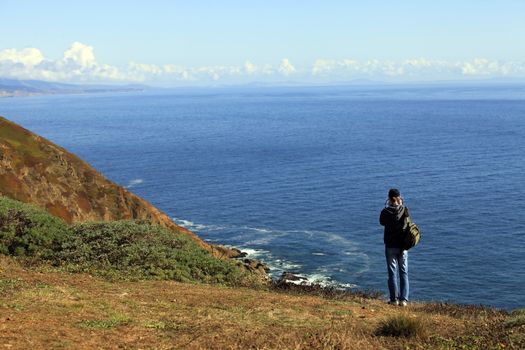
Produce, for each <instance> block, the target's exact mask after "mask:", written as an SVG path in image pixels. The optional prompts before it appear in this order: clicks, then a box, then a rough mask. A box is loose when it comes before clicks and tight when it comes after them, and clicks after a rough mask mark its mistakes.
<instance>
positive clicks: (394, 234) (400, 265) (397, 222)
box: [379, 188, 410, 306]
mask: <svg viewBox="0 0 525 350" xmlns="http://www.w3.org/2000/svg"><path fill="white" fill-rule="evenodd" d="M409 216H410V211H409V209H408V208H407V207H406V206H405V203H403V199H402V198H401V193H400V192H399V190H398V189H397V188H392V189H390V190H389V191H388V199H387V201H386V204H385V208H384V209H383V210H382V211H381V214H380V216H379V223H380V224H381V225H382V226H384V227H385V231H384V236H383V240H384V243H385V256H386V265H387V270H388V291H389V293H390V301H389V303H390V304H392V305H401V306H407V303H408V292H409V283H408V251H406V250H404V249H403V248H402V247H403V231H404V229H405V222H406V221H405V218H406V217H409ZM398 273H399V282H400V283H399V287H400V288H398V281H397V274H398Z"/></svg>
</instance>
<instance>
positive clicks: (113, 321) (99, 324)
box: [78, 314, 132, 329]
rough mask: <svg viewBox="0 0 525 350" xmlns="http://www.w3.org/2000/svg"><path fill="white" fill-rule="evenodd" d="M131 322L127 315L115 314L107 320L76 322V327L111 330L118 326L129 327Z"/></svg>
mask: <svg viewBox="0 0 525 350" xmlns="http://www.w3.org/2000/svg"><path fill="white" fill-rule="evenodd" d="M131 321H132V320H131V318H130V317H128V316H127V315H122V314H115V315H113V316H111V317H110V318H108V319H102V320H82V321H80V322H78V326H79V327H80V328H87V329H111V328H114V327H118V326H125V325H129V324H130V323H131Z"/></svg>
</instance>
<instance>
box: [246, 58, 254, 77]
mask: <svg viewBox="0 0 525 350" xmlns="http://www.w3.org/2000/svg"><path fill="white" fill-rule="evenodd" d="M244 71H245V72H246V74H249V75H251V74H255V73H257V66H256V65H255V64H253V63H251V62H250V61H246V62H245V63H244Z"/></svg>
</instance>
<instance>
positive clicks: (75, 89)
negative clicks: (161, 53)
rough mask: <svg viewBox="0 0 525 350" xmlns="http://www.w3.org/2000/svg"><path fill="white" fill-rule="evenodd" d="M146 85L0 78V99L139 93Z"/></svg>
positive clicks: (145, 88)
mask: <svg viewBox="0 0 525 350" xmlns="http://www.w3.org/2000/svg"><path fill="white" fill-rule="evenodd" d="M149 88H150V87H149V86H146V85H138V84H128V85H103V84H97V85H92V84H65V83H54V82H47V81H42V80H18V79H4V78H0V98H1V97H27V96H42V95H68V94H91V93H104V92H140V91H145V90H148V89H149Z"/></svg>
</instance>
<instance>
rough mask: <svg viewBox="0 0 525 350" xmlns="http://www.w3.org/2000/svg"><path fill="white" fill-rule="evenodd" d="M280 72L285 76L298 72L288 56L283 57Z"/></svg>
mask: <svg viewBox="0 0 525 350" xmlns="http://www.w3.org/2000/svg"><path fill="white" fill-rule="evenodd" d="M279 72H280V73H281V74H283V75H285V76H288V75H290V74H293V73H295V72H296V69H295V67H294V66H293V65H292V63H291V62H290V60H288V59H287V58H283V60H282V61H281V64H280V65H279Z"/></svg>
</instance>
